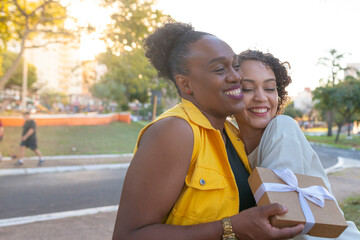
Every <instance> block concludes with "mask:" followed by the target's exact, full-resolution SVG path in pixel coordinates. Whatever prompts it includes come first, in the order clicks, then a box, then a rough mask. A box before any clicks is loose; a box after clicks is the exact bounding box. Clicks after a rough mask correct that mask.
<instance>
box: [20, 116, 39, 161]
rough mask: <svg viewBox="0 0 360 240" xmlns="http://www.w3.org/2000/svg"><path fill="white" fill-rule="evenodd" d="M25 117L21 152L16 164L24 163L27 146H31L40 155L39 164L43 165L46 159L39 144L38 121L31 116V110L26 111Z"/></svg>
mask: <svg viewBox="0 0 360 240" xmlns="http://www.w3.org/2000/svg"><path fill="white" fill-rule="evenodd" d="M24 119H25V123H24V125H23V131H22V137H21V143H20V154H19V158H18V161H17V162H16V163H15V165H18V166H20V165H23V164H24V156H25V150H26V148H30V149H31V150H32V151H34V153H35V154H36V155H37V156H38V157H39V162H38V166H41V165H42V164H43V163H44V159H43V158H42V155H41V152H40V150H39V149H38V146H37V138H36V123H35V121H34V120H33V119H31V118H30V112H28V111H27V112H25V113H24Z"/></svg>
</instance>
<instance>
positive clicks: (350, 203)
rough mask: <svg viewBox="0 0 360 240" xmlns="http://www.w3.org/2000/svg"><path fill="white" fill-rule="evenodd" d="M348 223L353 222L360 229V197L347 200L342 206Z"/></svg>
mask: <svg viewBox="0 0 360 240" xmlns="http://www.w3.org/2000/svg"><path fill="white" fill-rule="evenodd" d="M340 208H341V210H342V211H343V212H344V216H345V219H346V220H347V221H353V222H354V223H355V225H356V226H357V227H358V228H359V226H360V195H359V196H355V197H351V198H348V199H346V200H345V201H344V202H343V203H341V204H340Z"/></svg>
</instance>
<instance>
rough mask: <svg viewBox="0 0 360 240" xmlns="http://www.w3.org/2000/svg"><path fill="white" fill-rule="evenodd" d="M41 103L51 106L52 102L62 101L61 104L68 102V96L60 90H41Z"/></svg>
mask: <svg viewBox="0 0 360 240" xmlns="http://www.w3.org/2000/svg"><path fill="white" fill-rule="evenodd" d="M40 100H41V104H43V105H44V106H48V107H51V106H52V105H53V104H54V103H62V104H63V105H67V104H69V97H68V96H67V95H66V94H65V93H62V92H57V91H47V92H43V93H42V94H41V96H40Z"/></svg>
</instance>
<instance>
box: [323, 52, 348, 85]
mask: <svg viewBox="0 0 360 240" xmlns="http://www.w3.org/2000/svg"><path fill="white" fill-rule="evenodd" d="M329 55H330V56H329V57H323V58H319V64H321V65H324V66H326V67H328V68H330V71H331V74H330V75H329V78H328V82H327V83H328V84H330V83H331V84H333V85H334V84H336V83H337V82H338V81H339V80H340V79H339V74H340V73H341V72H342V71H344V70H345V69H346V68H345V67H343V66H342V64H341V61H342V59H343V58H344V57H345V55H347V53H338V52H337V50H336V49H330V51H329Z"/></svg>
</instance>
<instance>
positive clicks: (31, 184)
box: [0, 145, 360, 219]
mask: <svg viewBox="0 0 360 240" xmlns="http://www.w3.org/2000/svg"><path fill="white" fill-rule="evenodd" d="M313 148H314V149H315V151H316V152H317V153H318V155H319V157H320V159H321V161H322V164H323V166H324V167H325V168H328V167H330V166H332V165H334V164H335V163H336V161H337V157H339V156H340V157H345V158H352V159H357V160H359V161H360V152H359V151H351V150H343V149H334V148H329V147H324V146H317V145H313ZM125 173H126V169H114V170H93V171H79V172H64V173H43V174H28V175H16V176H2V177H0V182H1V184H0V203H1V205H0V219H7V218H14V217H23V216H33V215H39V214H44V213H56V212H63V211H71V210H78V209H86V208H95V207H103V206H113V205H117V204H118V203H119V199H120V194H121V189H122V183H123V179H124V176H125Z"/></svg>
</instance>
